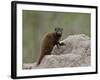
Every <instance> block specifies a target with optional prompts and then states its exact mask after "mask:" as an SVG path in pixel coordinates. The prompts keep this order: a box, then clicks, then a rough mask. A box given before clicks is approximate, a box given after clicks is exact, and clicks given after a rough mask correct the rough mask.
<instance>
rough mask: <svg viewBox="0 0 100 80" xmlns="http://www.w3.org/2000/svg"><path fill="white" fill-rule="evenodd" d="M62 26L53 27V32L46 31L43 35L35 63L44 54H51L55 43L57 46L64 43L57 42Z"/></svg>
mask: <svg viewBox="0 0 100 80" xmlns="http://www.w3.org/2000/svg"><path fill="white" fill-rule="evenodd" d="M62 31H63V29H62V28H55V31H54V32H51V33H47V34H45V35H44V37H43V41H42V44H41V51H40V57H39V59H38V61H37V65H39V64H40V63H41V61H42V59H43V57H44V56H45V55H49V54H51V51H52V49H53V47H54V46H55V45H57V47H59V46H60V45H63V44H64V43H59V39H60V38H61V36H62Z"/></svg>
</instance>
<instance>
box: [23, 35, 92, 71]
mask: <svg viewBox="0 0 100 80" xmlns="http://www.w3.org/2000/svg"><path fill="white" fill-rule="evenodd" d="M61 42H63V43H64V44H65V45H64V46H60V47H59V48H57V46H54V48H53V50H52V52H51V55H46V56H45V57H44V58H43V60H42V61H41V63H40V65H38V66H36V62H35V63H31V64H23V68H24V69H34V68H35V69H36V68H60V67H81V66H90V65H91V49H90V46H91V43H90V42H91V41H90V38H89V37H88V36H86V35H85V34H78V35H69V37H67V38H66V39H64V40H63V41H61Z"/></svg>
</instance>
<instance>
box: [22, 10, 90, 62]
mask: <svg viewBox="0 0 100 80" xmlns="http://www.w3.org/2000/svg"><path fill="white" fill-rule="evenodd" d="M22 19H23V20H22V21H23V63H33V62H35V61H36V60H37V58H38V57H37V56H38V55H39V52H40V43H41V39H42V37H43V35H44V34H45V33H47V32H53V31H54V28H55V27H62V28H63V35H62V38H61V40H63V39H65V38H67V37H68V36H69V35H74V34H86V35H87V36H91V33H90V32H91V27H90V26H91V25H90V24H91V15H90V14H89V13H71V12H51V11H50V12H46V11H31V10H23V12H22Z"/></svg>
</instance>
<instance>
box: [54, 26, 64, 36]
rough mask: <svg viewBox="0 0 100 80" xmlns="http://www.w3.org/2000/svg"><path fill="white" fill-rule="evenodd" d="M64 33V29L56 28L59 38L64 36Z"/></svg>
mask: <svg viewBox="0 0 100 80" xmlns="http://www.w3.org/2000/svg"><path fill="white" fill-rule="evenodd" d="M62 31H63V28H59V27H57V28H55V32H56V34H57V35H58V36H61V35H62Z"/></svg>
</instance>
